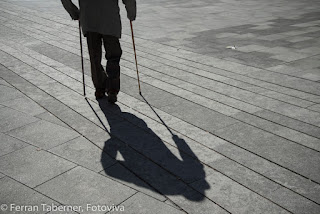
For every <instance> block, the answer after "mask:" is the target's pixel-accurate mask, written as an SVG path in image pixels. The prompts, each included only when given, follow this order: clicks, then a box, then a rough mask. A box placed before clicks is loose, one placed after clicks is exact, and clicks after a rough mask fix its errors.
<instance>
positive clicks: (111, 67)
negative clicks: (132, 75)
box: [86, 32, 122, 93]
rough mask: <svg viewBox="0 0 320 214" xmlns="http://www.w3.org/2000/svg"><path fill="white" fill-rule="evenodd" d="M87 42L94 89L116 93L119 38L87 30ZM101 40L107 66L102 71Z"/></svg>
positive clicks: (118, 68)
mask: <svg viewBox="0 0 320 214" xmlns="http://www.w3.org/2000/svg"><path fill="white" fill-rule="evenodd" d="M86 37H87V43H88V50H89V55H90V63H91V75H92V81H93V84H94V87H95V88H96V90H106V91H107V92H109V91H113V92H116V93H118V92H119V90H120V65H119V63H120V58H121V55H122V50H121V46H120V42H119V39H118V38H117V37H114V36H107V35H102V34H99V33H95V32H87V34H86ZM102 42H103V46H104V49H105V51H106V55H105V57H106V59H107V66H106V71H104V69H103V67H102V65H101V58H102Z"/></svg>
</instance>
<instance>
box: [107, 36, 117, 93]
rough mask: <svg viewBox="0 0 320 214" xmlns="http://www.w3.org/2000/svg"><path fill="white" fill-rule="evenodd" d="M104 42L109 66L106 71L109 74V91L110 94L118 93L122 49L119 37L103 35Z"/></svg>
mask: <svg viewBox="0 0 320 214" xmlns="http://www.w3.org/2000/svg"><path fill="white" fill-rule="evenodd" d="M103 44H104V48H105V51H106V59H107V66H106V72H107V76H108V80H107V88H106V90H107V92H108V94H110V92H111V93H115V94H116V95H117V94H118V92H119V90H120V65H119V63H120V58H121V55H122V50H121V46H120V42H119V39H118V38H117V37H114V36H106V35H103Z"/></svg>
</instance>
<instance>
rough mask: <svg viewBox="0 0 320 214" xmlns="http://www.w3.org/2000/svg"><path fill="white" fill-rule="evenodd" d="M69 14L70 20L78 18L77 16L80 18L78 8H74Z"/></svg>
mask: <svg viewBox="0 0 320 214" xmlns="http://www.w3.org/2000/svg"><path fill="white" fill-rule="evenodd" d="M70 16H71V18H72V20H79V18H80V11H79V9H78V10H75V11H72V13H70Z"/></svg>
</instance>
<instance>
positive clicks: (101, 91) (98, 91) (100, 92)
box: [94, 89, 104, 100]
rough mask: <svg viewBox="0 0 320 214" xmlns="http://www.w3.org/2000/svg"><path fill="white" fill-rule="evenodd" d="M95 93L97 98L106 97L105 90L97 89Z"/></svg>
mask: <svg viewBox="0 0 320 214" xmlns="http://www.w3.org/2000/svg"><path fill="white" fill-rule="evenodd" d="M94 95H95V96H96V99H97V100H98V99H101V98H103V97H104V90H100V89H97V90H96V92H95V93H94Z"/></svg>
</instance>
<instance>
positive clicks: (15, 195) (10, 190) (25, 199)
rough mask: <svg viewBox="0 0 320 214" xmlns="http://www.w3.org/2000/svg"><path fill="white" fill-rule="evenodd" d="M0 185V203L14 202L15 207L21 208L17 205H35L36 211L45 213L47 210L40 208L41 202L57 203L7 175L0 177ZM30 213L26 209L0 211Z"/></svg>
mask: <svg viewBox="0 0 320 214" xmlns="http://www.w3.org/2000/svg"><path fill="white" fill-rule="evenodd" d="M0 187H1V193H0V197H1V203H2V204H15V207H16V208H17V209H19V208H21V207H19V206H21V205H31V206H37V207H38V208H39V210H38V211H37V213H47V211H45V210H43V209H42V206H41V204H48V205H51V204H55V205H58V203H57V202H56V201H54V200H52V199H50V198H49V197H46V196H44V195H43V194H40V193H39V192H36V191H35V190H33V189H31V188H29V187H27V186H25V185H23V184H21V183H19V182H18V181H16V180H13V179H11V178H9V177H4V178H2V179H0ZM14 212H16V213H17V212H19V213H30V212H29V211H28V210H26V211H18V210H17V211H15V209H13V210H12V211H10V207H9V210H7V211H3V210H2V211H1V213H14Z"/></svg>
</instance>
